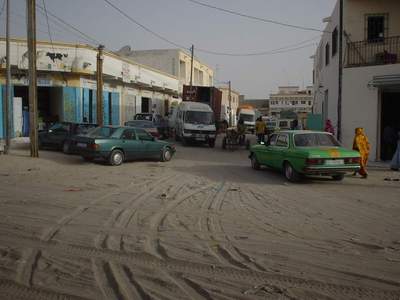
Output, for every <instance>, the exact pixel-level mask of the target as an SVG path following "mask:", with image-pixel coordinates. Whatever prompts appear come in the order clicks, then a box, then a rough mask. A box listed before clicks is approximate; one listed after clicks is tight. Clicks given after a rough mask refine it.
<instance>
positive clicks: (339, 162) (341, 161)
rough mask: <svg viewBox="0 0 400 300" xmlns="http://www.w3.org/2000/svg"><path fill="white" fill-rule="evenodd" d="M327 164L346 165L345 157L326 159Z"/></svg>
mask: <svg viewBox="0 0 400 300" xmlns="http://www.w3.org/2000/svg"><path fill="white" fill-rule="evenodd" d="M325 164H326V165H328V166H332V165H344V159H327V160H325Z"/></svg>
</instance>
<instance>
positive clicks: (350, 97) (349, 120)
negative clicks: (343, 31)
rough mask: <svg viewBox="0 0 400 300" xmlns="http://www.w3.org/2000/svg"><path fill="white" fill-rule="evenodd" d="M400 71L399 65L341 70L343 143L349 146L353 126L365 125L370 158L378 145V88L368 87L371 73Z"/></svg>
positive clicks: (375, 156) (379, 74)
mask: <svg viewBox="0 0 400 300" xmlns="http://www.w3.org/2000/svg"><path fill="white" fill-rule="evenodd" d="M390 74H400V64H395V65H384V66H372V67H363V68H346V69H344V72H343V102H342V105H343V106H342V123H343V124H342V129H343V139H342V142H343V144H344V145H345V146H347V147H351V146H352V142H353V137H354V129H355V128H356V127H364V129H365V132H366V134H367V136H368V138H369V140H370V143H371V154H370V159H371V160H376V159H377V158H378V157H377V155H376V154H377V147H378V145H379V142H380V141H379V138H378V137H379V128H380V124H379V89H378V88H370V87H368V83H370V82H371V80H372V79H373V77H374V76H381V75H390Z"/></svg>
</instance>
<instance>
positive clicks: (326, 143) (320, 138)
mask: <svg viewBox="0 0 400 300" xmlns="http://www.w3.org/2000/svg"><path fill="white" fill-rule="evenodd" d="M294 145H295V146H296V147H337V146H340V144H339V142H338V141H337V140H336V139H335V138H334V137H333V136H332V135H330V134H326V133H302V134H295V136H294Z"/></svg>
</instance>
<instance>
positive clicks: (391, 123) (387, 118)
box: [380, 88, 400, 161]
mask: <svg viewBox="0 0 400 300" xmlns="http://www.w3.org/2000/svg"><path fill="white" fill-rule="evenodd" d="M399 131H400V88H399V90H396V91H395V90H391V91H384V92H382V106H381V157H380V159H382V160H383V161H387V160H391V159H392V157H393V154H394V152H395V151H396V145H397V133H398V132H399Z"/></svg>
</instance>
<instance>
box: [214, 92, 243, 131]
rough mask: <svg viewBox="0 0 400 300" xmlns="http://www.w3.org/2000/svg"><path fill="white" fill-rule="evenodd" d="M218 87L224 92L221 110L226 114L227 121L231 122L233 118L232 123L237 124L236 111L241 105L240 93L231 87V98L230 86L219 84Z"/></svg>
mask: <svg viewBox="0 0 400 300" xmlns="http://www.w3.org/2000/svg"><path fill="white" fill-rule="evenodd" d="M218 89H219V90H220V91H221V92H222V100H221V111H222V112H223V113H224V114H225V115H226V121H227V122H228V123H229V120H231V125H232V126H235V125H236V123H237V120H236V111H237V109H238V107H239V96H240V93H239V92H238V91H236V90H233V89H231V91H230V96H231V97H230V99H229V87H227V86H219V87H218Z"/></svg>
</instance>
